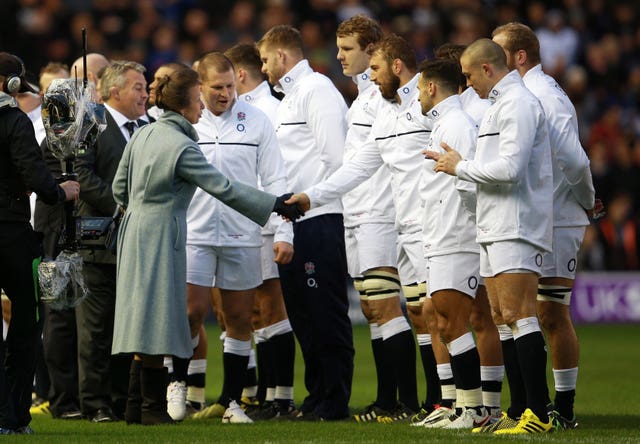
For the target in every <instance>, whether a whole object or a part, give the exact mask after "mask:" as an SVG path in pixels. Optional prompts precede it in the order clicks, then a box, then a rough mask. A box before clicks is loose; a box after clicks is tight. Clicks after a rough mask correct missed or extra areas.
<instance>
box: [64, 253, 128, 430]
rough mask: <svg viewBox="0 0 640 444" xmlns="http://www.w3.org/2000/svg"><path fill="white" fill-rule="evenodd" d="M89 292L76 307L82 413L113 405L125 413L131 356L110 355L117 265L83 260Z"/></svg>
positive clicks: (116, 411) (115, 409) (121, 412)
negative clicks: (84, 261)
mask: <svg viewBox="0 0 640 444" xmlns="http://www.w3.org/2000/svg"><path fill="white" fill-rule="evenodd" d="M83 274H84V279H85V284H86V285H87V288H88V289H89V294H88V296H87V297H86V298H85V299H84V300H83V301H82V302H81V303H80V304H79V305H78V306H77V307H76V322H77V327H78V381H79V393H80V408H81V409H82V413H83V414H85V415H87V416H93V415H94V414H95V412H96V411H97V410H98V409H109V408H110V409H112V410H113V413H115V414H116V415H117V416H118V417H124V410H125V407H126V404H127V388H128V384H129V368H130V366H131V356H127V355H115V356H111V343H112V341H113V321H114V314H115V305H116V266H115V265H111V264H93V263H85V264H84V273H83Z"/></svg>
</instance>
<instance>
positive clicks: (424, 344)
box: [416, 333, 442, 406]
mask: <svg viewBox="0 0 640 444" xmlns="http://www.w3.org/2000/svg"><path fill="white" fill-rule="evenodd" d="M416 339H417V340H418V346H419V347H420V358H421V360H422V368H423V370H424V376H425V379H426V383H427V394H426V397H425V402H424V403H425V405H427V406H435V405H436V404H440V401H441V400H442V389H441V387H440V378H439V377H438V368H437V363H436V356H435V355H434V354H433V347H431V335H430V334H426V333H425V334H417V335H416Z"/></svg>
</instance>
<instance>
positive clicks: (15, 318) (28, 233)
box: [0, 52, 80, 434]
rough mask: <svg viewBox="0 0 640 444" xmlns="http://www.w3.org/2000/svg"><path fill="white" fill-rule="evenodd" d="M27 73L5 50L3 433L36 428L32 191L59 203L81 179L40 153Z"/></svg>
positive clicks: (0, 114) (0, 275)
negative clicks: (55, 170)
mask: <svg viewBox="0 0 640 444" xmlns="http://www.w3.org/2000/svg"><path fill="white" fill-rule="evenodd" d="M24 74H25V69H24V65H23V63H22V61H21V60H20V59H19V58H18V57H16V56H14V55H11V54H8V53H5V52H2V53H0V287H2V288H3V289H4V291H5V292H6V294H7V296H8V297H9V299H10V300H11V302H12V307H11V318H12V322H11V324H10V326H9V332H8V334H7V339H6V342H3V344H2V347H0V362H2V363H4V365H2V366H0V434H12V433H18V434H30V433H33V431H32V430H31V428H30V427H29V422H30V421H31V416H30V415H29V407H30V406H31V389H32V382H33V373H34V369H35V344H36V339H37V335H38V331H39V330H38V321H39V317H38V287H37V281H36V280H35V273H34V272H35V270H36V267H37V264H38V262H39V260H40V257H41V255H42V247H41V243H40V240H39V239H38V237H37V236H36V234H35V232H34V231H33V228H32V227H31V225H30V223H29V219H30V213H31V209H30V206H29V193H31V192H35V193H37V194H38V196H39V197H40V198H41V199H43V200H44V201H45V202H47V203H49V204H54V203H56V202H62V201H65V200H72V199H77V198H78V194H79V191H80V185H79V184H78V183H77V182H73V181H67V182H63V183H62V184H60V185H57V184H56V182H55V180H54V178H53V176H52V175H51V173H50V172H49V170H48V169H47V166H46V164H45V163H44V161H43V160H42V158H41V156H40V148H39V147H38V143H37V141H36V139H35V135H34V131H33V125H32V124H31V121H30V120H29V118H28V117H27V115H26V114H25V113H24V112H22V111H20V109H19V108H18V104H17V102H16V100H15V95H16V94H17V93H19V92H25V91H30V92H33V90H32V89H31V87H30V86H29V84H28V83H27V81H26V80H25V78H24ZM5 349H6V350H5ZM5 355H6V356H5ZM5 358H6V359H5Z"/></svg>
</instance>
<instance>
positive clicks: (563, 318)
mask: <svg viewBox="0 0 640 444" xmlns="http://www.w3.org/2000/svg"><path fill="white" fill-rule="evenodd" d="M556 308H559V307H557V306H556V304H555V303H546V304H538V320H539V321H540V326H541V327H542V328H543V329H544V330H545V331H546V332H549V333H554V332H556V331H559V330H562V329H564V328H570V326H571V318H570V316H569V314H568V313H564V311H563V310H557V309H556ZM567 311H568V310H567Z"/></svg>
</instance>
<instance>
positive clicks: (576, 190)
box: [522, 65, 596, 227]
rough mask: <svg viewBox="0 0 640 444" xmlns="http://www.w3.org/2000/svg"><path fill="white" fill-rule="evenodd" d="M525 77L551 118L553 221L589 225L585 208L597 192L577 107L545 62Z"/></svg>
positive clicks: (528, 85) (570, 225)
mask: <svg viewBox="0 0 640 444" xmlns="http://www.w3.org/2000/svg"><path fill="white" fill-rule="evenodd" d="M522 80H523V81H524V84H525V86H526V87H527V88H528V89H529V90H530V91H531V92H532V93H533V95H535V96H536V97H537V98H538V100H540V103H541V104H542V108H543V109H544V114H545V117H546V119H547V130H548V131H549V142H550V144H551V155H552V163H551V165H552V167H553V225H554V226H555V227H572V226H584V225H589V217H588V216H587V212H586V211H585V210H590V209H591V208H593V206H594V205H595V198H596V192H595V189H594V187H593V179H592V177H591V169H590V168H589V158H588V157H587V154H586V153H585V151H584V149H583V148H582V145H581V144H580V138H579V135H578V118H577V117H576V110H575V108H574V107H573V104H572V103H571V100H570V99H569V97H568V96H567V95H566V94H565V92H564V91H563V90H562V88H561V87H560V86H559V85H558V84H557V83H556V81H555V80H554V79H553V77H551V76H548V75H547V74H545V73H544V72H543V71H542V65H536V66H534V67H533V68H531V69H530V70H529V71H527V72H526V74H525V75H524V76H523V77H522Z"/></svg>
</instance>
